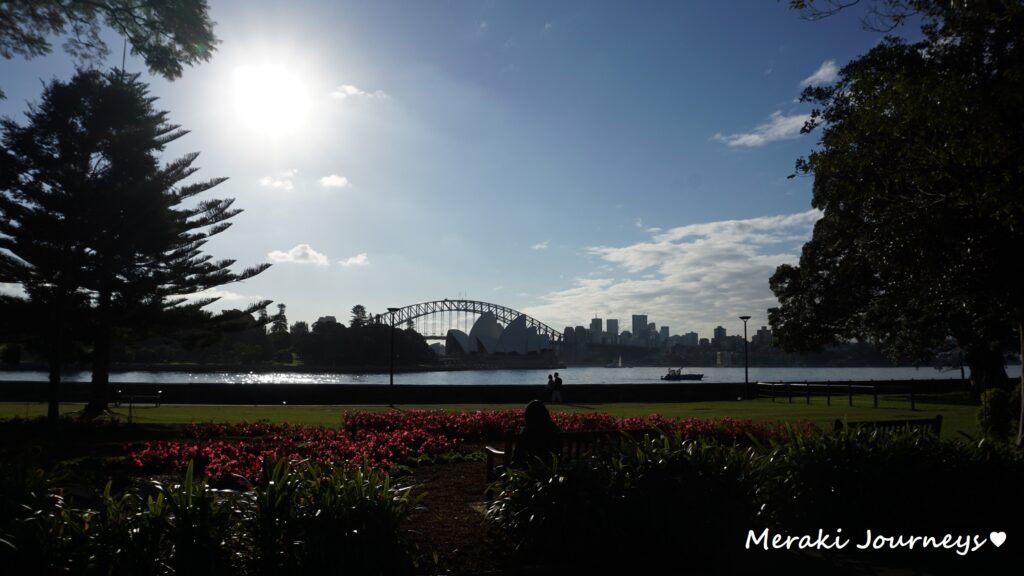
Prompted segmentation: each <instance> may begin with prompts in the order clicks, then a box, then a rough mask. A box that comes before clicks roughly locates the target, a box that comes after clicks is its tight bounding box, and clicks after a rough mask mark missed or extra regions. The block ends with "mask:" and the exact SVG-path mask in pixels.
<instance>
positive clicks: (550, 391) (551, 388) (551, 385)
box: [545, 374, 555, 402]
mask: <svg viewBox="0 0 1024 576" xmlns="http://www.w3.org/2000/svg"><path fill="white" fill-rule="evenodd" d="M545 392H547V394H548V402H551V398H552V395H553V394H554V393H555V380H554V379H553V378H552V377H551V374H548V387H547V388H546V389H545Z"/></svg>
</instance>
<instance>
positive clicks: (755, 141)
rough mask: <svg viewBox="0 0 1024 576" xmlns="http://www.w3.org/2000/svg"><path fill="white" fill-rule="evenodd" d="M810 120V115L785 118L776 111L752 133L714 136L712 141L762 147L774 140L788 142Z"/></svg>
mask: <svg viewBox="0 0 1024 576" xmlns="http://www.w3.org/2000/svg"><path fill="white" fill-rule="evenodd" d="M810 119H811V115H810V114H794V115H793V116H786V115H784V114H783V113H782V111H780V110H776V111H775V112H772V115H771V116H769V117H768V121H767V122H764V123H763V124H759V125H758V126H757V127H755V128H754V130H753V131H752V132H746V133H740V134H729V135H728V136H723V135H722V134H715V135H714V136H713V139H714V140H717V141H719V142H722V143H724V144H727V145H729V146H748V147H756V146H764V145H765V144H767V143H769V142H775V141H776V140H790V139H792V138H796V137H798V136H800V129H801V128H803V127H804V124H805V123H806V122H807V121H808V120H810Z"/></svg>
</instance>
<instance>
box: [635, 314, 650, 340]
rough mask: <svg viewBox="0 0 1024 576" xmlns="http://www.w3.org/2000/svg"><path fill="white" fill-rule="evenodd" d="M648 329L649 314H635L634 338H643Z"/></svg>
mask: <svg viewBox="0 0 1024 576" xmlns="http://www.w3.org/2000/svg"><path fill="white" fill-rule="evenodd" d="M646 331H647V314H633V338H643V334H644V332H646Z"/></svg>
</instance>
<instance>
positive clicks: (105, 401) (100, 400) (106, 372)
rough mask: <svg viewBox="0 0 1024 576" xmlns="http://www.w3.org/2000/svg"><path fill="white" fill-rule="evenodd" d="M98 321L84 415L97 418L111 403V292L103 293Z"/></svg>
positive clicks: (98, 308) (100, 299) (98, 309)
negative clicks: (90, 382) (90, 381)
mask: <svg viewBox="0 0 1024 576" xmlns="http://www.w3.org/2000/svg"><path fill="white" fill-rule="evenodd" d="M97 317H98V322H97V324H96V332H95V333H96V337H95V340H94V341H93V348H92V386H91V390H90V392H89V404H88V405H87V406H86V407H85V412H84V414H83V415H84V416H85V417H86V418H95V417H97V416H100V415H102V414H104V413H106V412H107V411H108V410H109V407H110V406H109V405H110V338H111V326H110V294H109V293H106V294H104V293H101V294H100V297H99V305H98V306H97Z"/></svg>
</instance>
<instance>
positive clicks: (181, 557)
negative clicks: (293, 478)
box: [147, 461, 235, 574]
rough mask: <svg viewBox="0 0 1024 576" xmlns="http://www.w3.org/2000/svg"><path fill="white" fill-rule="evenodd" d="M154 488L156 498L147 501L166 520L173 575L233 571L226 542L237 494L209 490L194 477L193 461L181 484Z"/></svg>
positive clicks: (154, 512) (156, 516)
mask: <svg viewBox="0 0 1024 576" xmlns="http://www.w3.org/2000/svg"><path fill="white" fill-rule="evenodd" d="M154 486H155V488H156V491H157V496H156V498H155V499H154V498H152V497H150V498H149V499H148V501H147V503H148V508H149V509H150V510H152V511H153V512H152V514H151V515H152V516H153V517H154V518H161V517H162V518H166V522H167V539H168V545H169V547H170V550H169V551H168V553H167V554H168V557H167V563H168V564H169V565H170V566H171V568H172V569H173V571H174V573H176V574H226V573H229V572H231V560H232V556H231V551H230V549H229V547H228V546H227V541H228V538H229V535H230V532H231V528H232V526H233V524H234V523H235V519H234V518H233V515H232V509H233V506H232V504H233V499H234V498H235V493H234V492H233V491H230V490H217V489H214V488H210V487H209V485H208V484H207V482H206V480H205V479H202V478H195V475H194V466H193V463H192V462H191V461H190V462H189V463H188V466H187V467H186V469H185V477H184V479H183V480H182V483H181V484H175V485H172V486H164V485H162V484H160V483H154ZM164 508H166V513H165V511H164Z"/></svg>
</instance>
